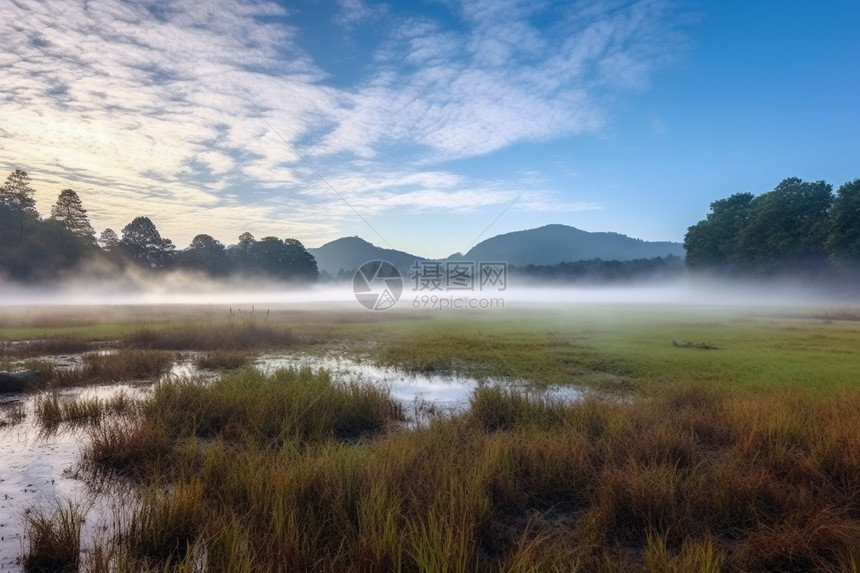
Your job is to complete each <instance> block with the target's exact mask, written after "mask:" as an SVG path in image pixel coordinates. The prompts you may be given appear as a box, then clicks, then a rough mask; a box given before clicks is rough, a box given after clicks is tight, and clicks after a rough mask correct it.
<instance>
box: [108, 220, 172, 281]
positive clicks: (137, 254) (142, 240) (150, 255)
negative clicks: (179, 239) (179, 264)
mask: <svg viewBox="0 0 860 573" xmlns="http://www.w3.org/2000/svg"><path fill="white" fill-rule="evenodd" d="M119 244H120V248H121V249H122V251H123V253H124V254H125V255H126V256H127V257H128V258H129V259H130V260H132V261H134V262H135V263H137V264H140V265H142V266H145V267H148V268H151V269H163V268H165V267H167V265H168V264H169V263H170V259H171V257H172V256H173V253H174V251H175V250H176V247H174V246H173V242H172V241H171V240H170V239H165V238H162V236H161V234H160V233H159V232H158V229H156V228H155V224H154V223H153V222H152V221H151V220H150V219H149V217H136V218H135V219H134V220H133V221H132V222H131V223H129V224H128V225H126V226H125V227H124V228H123V230H122V240H121V241H120V243H119Z"/></svg>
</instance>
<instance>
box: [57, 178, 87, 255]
mask: <svg viewBox="0 0 860 573" xmlns="http://www.w3.org/2000/svg"><path fill="white" fill-rule="evenodd" d="M51 219H52V220H54V221H57V222H59V223H61V224H62V225H63V226H64V227H65V228H66V229H68V230H69V231H71V232H72V234H73V235H75V236H77V237H80V238H81V239H83V240H84V241H86V242H88V243H93V242H94V241H95V231H94V230H93V226H92V225H91V224H90V219H89V217H87V210H86V209H84V206H83V203H81V198H80V197H78V194H77V193H75V192H74V191H72V190H71V189H63V190H62V191H60V196H59V197H57V202H56V203H55V204H54V206H53V207H51Z"/></svg>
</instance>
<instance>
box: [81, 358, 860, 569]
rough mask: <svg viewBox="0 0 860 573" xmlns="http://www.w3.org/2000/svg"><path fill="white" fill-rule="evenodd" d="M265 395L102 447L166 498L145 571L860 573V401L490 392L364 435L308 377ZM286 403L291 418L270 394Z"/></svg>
mask: <svg viewBox="0 0 860 573" xmlns="http://www.w3.org/2000/svg"><path fill="white" fill-rule="evenodd" d="M248 376H249V375H248V374H246V373H241V374H239V375H237V376H235V377H232V378H230V377H228V379H227V380H228V382H227V383H226V384H225V385H224V386H222V387H221V388H220V389H214V390H211V391H210V390H208V389H207V388H204V387H202V386H198V385H194V384H188V383H186V384H182V383H178V384H176V383H173V384H165V385H164V386H163V387H162V388H161V389H160V390H159V391H158V392H156V396H155V397H154V398H153V401H152V403H151V404H150V405H149V409H148V410H147V409H145V411H146V412H148V413H147V414H146V415H145V416H144V417H142V418H140V419H138V420H137V421H128V422H125V423H122V424H116V425H113V426H110V427H107V426H102V427H101V428H100V429H98V430H97V431H96V433H95V435H94V441H93V445H92V448H91V449H90V450H89V453H88V454H87V455H88V460H89V463H90V464H92V466H91V467H92V468H102V469H108V470H110V471H119V472H120V473H122V474H123V475H129V476H132V477H134V478H135V479H137V480H138V481H140V482H141V483H145V484H150V485H149V488H151V489H147V490H146V491H147V492H148V493H146V494H145V495H144V496H143V498H142V501H141V505H140V507H138V508H137V509H136V510H135V512H134V514H133V515H132V516H131V518H130V523H131V524H132V527H131V529H130V530H129V532H128V534H127V536H125V537H122V538H120V539H116V540H114V542H113V543H116V544H117V545H116V547H119V548H122V551H124V552H125V553H124V554H125V555H126V557H127V558H128V559H129V563H132V564H133V563H145V564H146V566H147V567H153V566H154V567H165V566H166V564H168V563H171V564H172V565H170V566H169V567H167V568H168V569H173V570H190V568H191V566H192V565H193V561H194V559H195V558H199V556H200V555H206V556H207V558H208V560H209V561H208V563H209V567H210V569H211V570H228V569H229V570H243V569H244V570H267V571H290V570H310V569H320V570H338V571H441V570H449V571H543V570H546V571H553V570H558V571H569V570H578V571H602V570H607V571H653V572H658V571H678V572H681V571H703V572H712V571H713V572H715V571H851V570H856V569H852V567H854V565H852V564H853V563H857V561H858V559H860V495H858V494H860V434H858V432H857V431H856V428H858V427H860V394H857V393H856V392H853V393H845V394H841V395H837V396H830V397H825V398H822V397H813V396H812V395H810V394H805V393H803V392H799V391H776V392H769V393H766V394H760V395H752V394H748V393H729V392H726V391H719V390H714V389H707V388H705V387H702V386H700V385H694V384H684V385H674V386H671V387H665V388H663V389H661V390H659V391H655V392H653V393H651V394H649V395H648V396H645V397H642V398H641V399H638V400H635V401H606V400H602V399H598V398H593V397H592V398H587V399H586V400H584V401H582V402H579V403H575V404H558V403H553V402H546V401H533V400H528V399H525V398H524V397H522V396H520V395H517V394H516V393H513V392H507V391H500V390H498V389H493V388H484V389H480V390H478V391H477V393H476V395H475V397H474V398H473V401H472V410H471V412H469V413H466V414H463V415H460V416H454V417H449V418H437V419H435V420H434V421H432V422H431V423H430V424H429V426H427V427H423V428H418V429H411V430H397V431H389V432H388V433H384V434H378V433H373V432H372V433H370V434H366V433H362V431H359V430H350V431H347V432H346V433H344V432H343V431H342V430H339V429H338V427H342V426H338V425H337V424H340V423H342V422H339V420H341V419H342V417H343V413H341V414H337V412H342V411H341V410H340V408H342V407H345V405H346V404H353V405H354V404H355V399H354V398H353V399H348V400H347V399H346V398H345V395H343V394H339V391H337V390H330V391H327V392H325V393H322V394H314V393H313V392H310V393H308V392H307V391H306V390H302V389H301V385H302V384H310V386H311V387H313V385H314V384H315V381H314V380H313V377H312V376H311V375H310V374H305V375H304V377H305V378H304V382H303V383H302V384H298V385H297V384H296V382H297V381H298V380H299V379H296V378H290V379H289V380H287V379H283V380H281V382H280V383H279V382H278V380H277V377H276V378H274V379H268V378H266V377H261V376H259V375H256V374H255V375H253V376H251V377H248ZM293 376H294V375H293ZM317 382H318V381H317ZM284 383H289V384H288V385H290V386H291V390H290V396H292V397H291V398H290V399H289V400H288V401H286V402H284V401H283V397H282V398H281V399H275V396H277V395H278V394H277V393H275V394H273V393H272V392H273V391H274V388H279V387H280V386H279V385H283V384H284ZM318 388H319V386H318ZM283 396H284V397H285V396H286V395H283ZM301 396H306V398H299V397H301ZM310 396H318V399H317V400H316V401H315V402H314V401H313V399H311V400H310V401H308V398H309V397H310ZM294 400H298V403H299V404H305V405H304V406H300V407H295V406H290V407H287V406H286V405H287V404H288V403H292V401H294ZM303 400H304V401H303ZM277 403H281V404H283V405H282V406H277V407H276V408H284V407H286V409H284V410H282V412H283V413H282V414H281V415H280V416H279V419H281V420H283V419H288V420H291V421H290V422H289V423H288V424H286V426H285V425H283V424H281V425H278V424H277V423H273V422H272V421H271V418H272V416H271V415H272V413H273V412H274V411H275V410H272V407H273V406H272V404H277ZM341 404H342V405H343V406H341ZM368 411H372V408H371V410H368ZM290 412H292V413H290ZM180 413H181V414H182V415H180ZM333 424H334V425H333ZM348 427H352V426H349V425H348ZM377 427H378V428H379V429H383V428H384V427H385V425H384V424H383V425H382V426H377ZM279 428H280V429H279ZM356 432H358V433H357V434H355V433H356ZM353 434H355V435H359V436H361V435H363V436H365V437H363V438H361V439H359V440H358V441H357V442H356V441H355V440H354V439H350V440H347V441H344V436H345V435H347V436H348V435H353ZM374 435H375V436H377V437H376V438H375V439H370V437H371V436H374ZM97 471H98V470H97ZM165 482H166V484H167V485H168V486H169V487H167V488H166V489H165V488H164V485H165ZM159 484H160V485H159ZM165 491H166V492H169V493H165ZM116 547H115V549H116ZM195 555H196V556H197V557H195ZM130 567H131V569H133V566H130Z"/></svg>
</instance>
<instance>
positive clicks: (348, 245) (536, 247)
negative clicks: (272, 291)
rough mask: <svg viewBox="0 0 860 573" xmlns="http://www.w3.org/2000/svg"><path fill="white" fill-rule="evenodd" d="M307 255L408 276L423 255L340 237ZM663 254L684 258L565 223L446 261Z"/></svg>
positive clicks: (331, 267) (326, 266) (339, 266)
mask: <svg viewBox="0 0 860 573" xmlns="http://www.w3.org/2000/svg"><path fill="white" fill-rule="evenodd" d="M308 251H309V252H310V253H311V254H312V255H313V256H314V257H315V258H316V260H317V267H318V268H319V270H320V272H322V271H327V272H329V273H331V274H332V275H337V273H338V271H340V270H344V271H354V270H355V269H357V268H358V267H359V266H361V265H362V264H363V263H366V262H367V261H373V260H383V261H388V262H390V263H391V264H393V265H394V266H395V267H397V268H398V269H400V271H401V272H402V273H403V274H404V276H406V275H409V274H410V273H411V271H410V270H409V269H410V267H412V265H413V264H414V263H415V261H416V260H427V259H426V258H425V257H420V256H417V255H412V254H409V253H405V252H403V251H396V250H394V249H383V248H382V247H377V246H376V245H373V244H371V243H368V242H367V241H365V240H364V239H361V238H359V237H344V238H342V239H337V240H334V241H332V242H330V243H326V244H325V245H323V246H321V247H318V248H315V249H308ZM667 255H675V256H678V257H683V256H684V247H683V245H681V243H672V242H668V241H662V242H648V241H642V240H640V239H632V238H630V237H628V236H626V235H621V234H619V233H589V232H588V231H581V230H580V229H576V228H574V227H568V226H567V225H547V226H545V227H539V228H537V229H529V230H527V231H516V232H514V233H506V234H504V235H497V236H495V237H493V238H491V239H487V240H486V241H482V242H480V243H478V244H477V245H475V246H474V247H473V248H472V249H471V250H470V251H469V252H468V253H466V254H465V255H461V254H460V253H456V254H454V255H451V256H450V257H448V258H449V259H452V260H466V261H483V262H491V261H505V262H507V263H508V264H511V265H514V266H524V265H528V264H533V265H555V264H558V263H561V262H574V261H581V260H590V259H603V260H607V261H609V260H616V261H631V260H633V259H651V258H654V257H665V256H667Z"/></svg>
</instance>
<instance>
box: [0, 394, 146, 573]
mask: <svg viewBox="0 0 860 573" xmlns="http://www.w3.org/2000/svg"><path fill="white" fill-rule="evenodd" d="M150 388H151V386H150V385H129V384H113V385H109V386H90V387H87V388H72V389H68V390H62V391H60V400H61V401H62V400H74V399H77V398H100V399H103V400H104V399H110V398H112V397H113V396H116V395H118V394H120V393H121V392H124V393H125V394H126V395H128V396H129V397H131V398H140V397H143V396H145V395H146V394H147V393H148V392H149V391H150ZM36 396H37V395H33V394H27V395H5V394H4V395H0V409H3V410H7V409H10V408H22V409H23V412H24V415H25V418H24V419H23V420H22V421H21V422H19V423H16V424H12V425H8V426H6V427H3V428H0V571H20V570H21V567H20V566H19V565H17V563H16V562H17V560H18V558H19V556H20V555H21V552H22V549H23V548H24V547H25V546H26V542H25V540H23V539H22V534H23V524H24V515H25V511H26V510H27V509H29V508H31V507H34V506H35V507H37V508H43V509H45V510H50V509H52V508H54V507H56V505H57V503H60V504H64V503H65V502H66V501H82V502H85V503H86V504H89V503H91V504H92V506H91V507H90V510H89V512H88V514H87V517H86V521H85V522H84V524H83V526H82V533H81V536H82V542H83V545H86V541H87V540H89V539H91V538H92V534H93V533H94V532H95V531H96V529H97V528H99V527H103V526H104V525H107V521H109V520H108V519H107V517H108V516H109V515H111V514H112V501H111V498H110V496H98V497H97V498H94V497H93V496H92V494H91V492H90V491H89V489H88V487H87V485H86V484H85V483H84V482H83V481H81V480H79V479H75V478H74V477H71V476H70V475H69V470H71V469H72V468H74V466H75V465H76V464H77V462H78V458H79V455H80V450H81V445H82V441H81V440H82V437H83V435H84V433H83V432H84V430H82V429H80V430H79V429H67V427H66V426H62V427H61V428H60V431H58V432H56V433H54V434H51V435H44V434H40V428H39V426H38V424H37V423H36V414H35V403H36Z"/></svg>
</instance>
